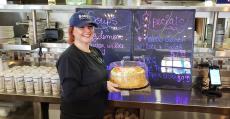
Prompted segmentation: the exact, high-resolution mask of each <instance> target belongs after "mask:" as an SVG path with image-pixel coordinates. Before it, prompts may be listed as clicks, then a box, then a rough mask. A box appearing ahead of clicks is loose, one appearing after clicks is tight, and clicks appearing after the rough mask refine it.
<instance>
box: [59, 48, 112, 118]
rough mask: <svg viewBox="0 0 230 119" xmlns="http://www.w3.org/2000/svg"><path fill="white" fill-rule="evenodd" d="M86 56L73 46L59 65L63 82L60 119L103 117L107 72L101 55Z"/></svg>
mask: <svg viewBox="0 0 230 119" xmlns="http://www.w3.org/2000/svg"><path fill="white" fill-rule="evenodd" d="M90 51H91V52H90V53H87V52H83V51H81V50H80V49H78V48H77V47H76V46H75V45H74V44H73V45H71V46H70V47H69V48H67V49H66V50H65V51H64V52H63V53H62V55H61V57H60V58H59V60H58V62H57V69H58V73H59V76H60V80H61V87H62V93H61V115H62V116H61V118H63V119H67V118H68V119H72V118H73V119H74V118H77V119H81V118H82V119H86V118H87V119H91V118H92V119H93V118H96V117H95V116H97V117H98V116H102V115H103V113H104V110H105V106H106V100H107V94H108V91H107V88H106V80H107V78H108V77H107V71H106V67H105V64H104V63H103V59H102V54H101V52H100V51H99V50H98V49H97V48H94V47H90Z"/></svg>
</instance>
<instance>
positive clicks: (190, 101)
mask: <svg viewBox="0 0 230 119" xmlns="http://www.w3.org/2000/svg"><path fill="white" fill-rule="evenodd" d="M109 100H110V103H111V104H112V105H116V106H118V107H129V108H144V109H154V110H168V111H188V112H208V113H214V114H223V115H230V93H229V92H223V94H222V97H221V98H214V97H207V96H205V95H202V94H201V92H198V91H195V90H192V91H186V90H152V91H151V92H149V93H141V92H131V93H130V95H129V96H122V95H121V94H120V93H111V94H110V95H109Z"/></svg>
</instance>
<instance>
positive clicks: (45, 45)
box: [41, 43, 69, 49]
mask: <svg viewBox="0 0 230 119" xmlns="http://www.w3.org/2000/svg"><path fill="white" fill-rule="evenodd" d="M41 47H42V48H61V49H66V48H68V47H69V44H67V43H41Z"/></svg>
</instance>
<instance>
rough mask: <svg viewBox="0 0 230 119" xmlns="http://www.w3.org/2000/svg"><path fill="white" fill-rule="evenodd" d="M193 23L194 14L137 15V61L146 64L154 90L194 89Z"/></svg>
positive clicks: (150, 12) (156, 12) (147, 12)
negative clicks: (140, 60) (140, 59)
mask: <svg viewBox="0 0 230 119" xmlns="http://www.w3.org/2000/svg"><path fill="white" fill-rule="evenodd" d="M194 20H195V11H194V10H138V11H135V12H134V27H135V28H134V31H133V32H134V37H133V39H134V59H135V57H140V56H141V57H142V60H143V61H144V62H145V63H146V64H147V66H148V76H149V77H148V78H149V81H150V83H151V85H152V86H155V87H159V88H183V89H189V88H190V87H191V84H192V79H191V78H192V77H191V68H192V54H193V53H192V51H193V37H194Z"/></svg>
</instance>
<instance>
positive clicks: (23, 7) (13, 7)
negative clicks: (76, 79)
mask: <svg viewBox="0 0 230 119" xmlns="http://www.w3.org/2000/svg"><path fill="white" fill-rule="evenodd" d="M76 8H96V9H195V10H196V11H197V12H205V11H207V12H209V11H223V12H228V11H230V7H229V5H228V4H223V5H219V4H214V5H213V6H205V4H204V3H197V4H194V3H190V2H188V3H186V2H178V4H172V3H170V2H169V3H168V4H166V3H163V4H162V3H155V2H153V3H152V4H144V5H140V6H124V5H117V6H102V5H0V10H58V11H73V12H74V11H75V9H76Z"/></svg>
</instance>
